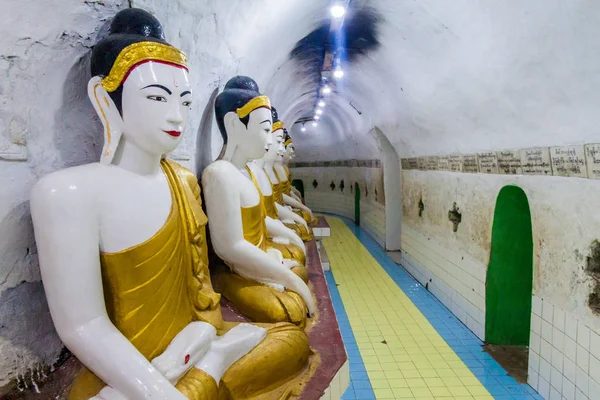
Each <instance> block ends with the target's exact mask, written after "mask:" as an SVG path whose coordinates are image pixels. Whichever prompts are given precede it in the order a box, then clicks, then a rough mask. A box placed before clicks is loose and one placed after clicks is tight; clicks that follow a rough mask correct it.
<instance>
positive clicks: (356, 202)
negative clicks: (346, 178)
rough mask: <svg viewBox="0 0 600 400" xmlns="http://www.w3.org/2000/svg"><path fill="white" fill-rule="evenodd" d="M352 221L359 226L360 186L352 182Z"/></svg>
mask: <svg viewBox="0 0 600 400" xmlns="http://www.w3.org/2000/svg"><path fill="white" fill-rule="evenodd" d="M354 223H355V224H356V225H359V226H360V186H358V182H356V183H355V184H354Z"/></svg>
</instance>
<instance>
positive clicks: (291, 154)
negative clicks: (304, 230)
mask: <svg viewBox="0 0 600 400" xmlns="http://www.w3.org/2000/svg"><path fill="white" fill-rule="evenodd" d="M283 140H284V147H285V152H284V153H283V169H284V170H285V176H286V177H287V180H288V182H292V173H291V172H290V166H289V164H290V161H292V160H293V159H294V158H295V157H296V148H295V147H294V141H293V140H292V137H291V136H290V134H289V132H288V130H287V129H285V128H284V129H283ZM289 187H290V193H289V194H290V196H292V197H293V198H294V199H296V200H298V201H299V202H301V203H302V204H304V199H303V198H302V193H300V191H299V190H298V189H296V188H295V187H294V186H293V185H292V184H291V183H290V185H289Z"/></svg>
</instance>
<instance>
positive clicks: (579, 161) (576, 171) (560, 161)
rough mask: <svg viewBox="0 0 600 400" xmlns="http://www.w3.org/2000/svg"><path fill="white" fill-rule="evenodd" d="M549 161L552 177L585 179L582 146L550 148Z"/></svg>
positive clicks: (585, 172) (585, 170) (585, 171)
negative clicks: (550, 162)
mask: <svg viewBox="0 0 600 400" xmlns="http://www.w3.org/2000/svg"><path fill="white" fill-rule="evenodd" d="M550 160H552V173H553V174H554V175H557V176H574V177H578V178H587V175H588V174H587V167H586V165H585V152H584V150H583V146H558V147H550Z"/></svg>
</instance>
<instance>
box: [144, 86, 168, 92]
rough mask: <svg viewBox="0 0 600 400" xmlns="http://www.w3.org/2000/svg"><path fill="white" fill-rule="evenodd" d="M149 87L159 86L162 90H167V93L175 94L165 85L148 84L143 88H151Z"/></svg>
mask: <svg viewBox="0 0 600 400" xmlns="http://www.w3.org/2000/svg"><path fill="white" fill-rule="evenodd" d="M149 87H157V88H159V89H162V90H164V91H165V92H167V93H169V94H173V93H172V92H171V91H170V90H169V88H166V87H164V86H163V85H148V86H146V87H143V88H142V89H147V88H149Z"/></svg>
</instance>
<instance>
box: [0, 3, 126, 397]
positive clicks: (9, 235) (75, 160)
mask: <svg viewBox="0 0 600 400" xmlns="http://www.w3.org/2000/svg"><path fill="white" fill-rule="evenodd" d="M2 5H3V9H4V10H7V12H5V13H4V15H5V19H4V21H3V23H2V24H1V25H0V76H2V79H0V93H1V95H0V103H1V105H0V187H2V190H0V387H2V386H5V385H6V384H8V383H9V381H10V380H11V379H13V380H16V381H17V383H18V385H19V387H20V388H26V387H29V388H31V387H32V386H35V385H36V383H37V382H39V381H41V380H43V374H44V373H45V372H47V371H43V370H42V369H41V368H40V367H41V366H44V367H47V366H51V365H52V364H54V363H55V362H56V361H57V360H58V358H59V356H60V354H61V351H62V347H63V346H62V344H61V342H60V339H59V338H58V336H57V335H56V332H55V330H54V326H53V324H52V321H51V319H50V315H49V311H48V306H47V303H46V300H45V296H44V292H43V287H42V283H41V281H40V273H39V268H38V262H37V257H36V247H35V243H34V239H33V228H32V224H31V218H30V214H29V202H28V199H29V190H30V189H31V186H32V185H33V184H34V183H35V182H36V181H37V180H38V179H39V178H40V177H41V176H43V175H45V174H47V173H48V172H50V171H53V170H55V169H58V168H61V167H65V166H71V165H77V164H82V163H85V162H91V161H94V160H96V159H97V158H98V154H99V151H100V149H101V147H102V143H101V140H102V139H101V134H100V135H98V133H100V130H99V126H98V123H97V121H96V119H95V118H94V111H93V109H92V107H91V104H89V103H88V102H87V101H85V99H86V98H87V94H86V82H87V79H89V78H88V75H89V72H88V71H89V68H88V61H87V55H88V53H89V50H90V47H91V46H92V45H93V43H94V42H95V41H96V37H97V35H98V32H99V31H100V30H101V29H102V27H103V25H104V23H105V22H106V21H107V20H108V18H109V17H110V16H112V15H113V14H114V13H115V12H116V11H117V10H118V9H120V8H122V7H124V6H125V5H126V1H118V0H115V1H103V2H100V1H86V2H82V1H77V0H61V1H54V2H50V1H47V0H44V1H40V2H21V1H15V0H6V1H4V2H3V4H2ZM15 155H16V156H15ZM6 158H8V159H14V158H17V159H20V161H9V160H7V159H6ZM24 159H26V160H24ZM0 393H1V389H0Z"/></svg>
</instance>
